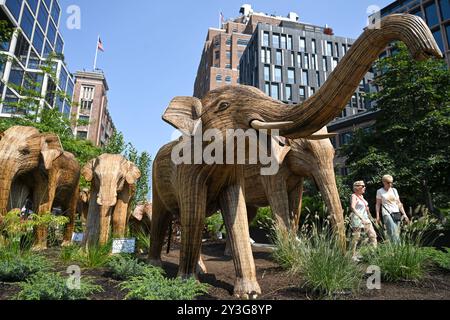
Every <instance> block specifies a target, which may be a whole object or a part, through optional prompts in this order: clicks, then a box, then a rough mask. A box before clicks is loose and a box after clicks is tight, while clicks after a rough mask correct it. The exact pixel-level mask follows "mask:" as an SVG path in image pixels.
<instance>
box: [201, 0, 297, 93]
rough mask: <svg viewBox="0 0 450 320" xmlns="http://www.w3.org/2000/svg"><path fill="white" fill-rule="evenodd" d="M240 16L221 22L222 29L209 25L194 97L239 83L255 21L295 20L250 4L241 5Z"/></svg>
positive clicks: (277, 21)
mask: <svg viewBox="0 0 450 320" xmlns="http://www.w3.org/2000/svg"><path fill="white" fill-rule="evenodd" d="M240 13H241V15H240V16H239V17H238V18H235V19H231V20H229V21H226V22H223V23H222V29H217V28H209V29H208V34H207V36H206V41H205V45H204V48H203V52H202V56H201V60H200V64H199V67H198V70H197V77H196V79H195V84H194V96H195V97H197V98H202V97H203V96H204V95H205V94H206V93H208V91H210V90H213V89H215V88H218V87H220V86H222V85H230V84H238V83H239V62H240V59H241V57H242V55H243V53H244V50H245V49H246V47H247V44H248V42H249V40H250V39H251V37H252V35H253V33H254V32H255V30H256V27H257V26H258V23H265V24H271V25H280V23H281V21H297V20H298V15H297V14H295V13H290V14H289V16H288V18H284V17H274V16H269V15H266V14H264V13H256V12H254V11H253V9H252V8H251V6H250V5H243V6H242V7H241V9H240Z"/></svg>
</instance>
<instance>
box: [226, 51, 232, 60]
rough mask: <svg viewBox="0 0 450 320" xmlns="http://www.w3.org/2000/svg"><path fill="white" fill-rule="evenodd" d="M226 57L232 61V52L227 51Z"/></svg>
mask: <svg viewBox="0 0 450 320" xmlns="http://www.w3.org/2000/svg"><path fill="white" fill-rule="evenodd" d="M226 57H227V59H231V51H227V53H226Z"/></svg>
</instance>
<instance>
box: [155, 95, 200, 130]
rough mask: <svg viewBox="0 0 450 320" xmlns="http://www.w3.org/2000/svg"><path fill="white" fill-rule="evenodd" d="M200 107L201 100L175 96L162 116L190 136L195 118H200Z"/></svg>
mask: <svg viewBox="0 0 450 320" xmlns="http://www.w3.org/2000/svg"><path fill="white" fill-rule="evenodd" d="M202 108H203V106H202V102H201V101H200V100H199V99H197V98H193V97H176V98H174V99H173V100H172V101H171V102H170V104H169V106H168V107H167V110H166V112H164V115H163V117H162V118H163V120H164V121H166V122H167V123H169V124H170V125H172V126H174V127H175V128H177V129H179V130H180V131H181V132H183V134H185V135H188V136H190V135H192V134H194V130H195V126H196V122H197V121H196V120H198V119H199V118H200V116H201V114H202Z"/></svg>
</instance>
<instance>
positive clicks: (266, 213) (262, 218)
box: [250, 207, 274, 229]
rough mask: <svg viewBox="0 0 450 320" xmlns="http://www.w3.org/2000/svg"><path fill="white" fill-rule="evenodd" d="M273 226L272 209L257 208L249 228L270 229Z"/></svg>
mask: <svg viewBox="0 0 450 320" xmlns="http://www.w3.org/2000/svg"><path fill="white" fill-rule="evenodd" d="M273 225H274V219H273V214H272V209H271V208H270V207H267V208H259V209H258V213H257V214H256V217H255V219H253V221H252V222H251V224H250V226H252V227H255V228H263V229H272V228H273Z"/></svg>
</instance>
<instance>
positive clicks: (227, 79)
mask: <svg viewBox="0 0 450 320" xmlns="http://www.w3.org/2000/svg"><path fill="white" fill-rule="evenodd" d="M225 82H226V83H227V84H231V77H230V76H226V77H225Z"/></svg>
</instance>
